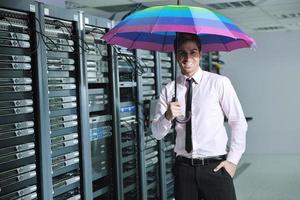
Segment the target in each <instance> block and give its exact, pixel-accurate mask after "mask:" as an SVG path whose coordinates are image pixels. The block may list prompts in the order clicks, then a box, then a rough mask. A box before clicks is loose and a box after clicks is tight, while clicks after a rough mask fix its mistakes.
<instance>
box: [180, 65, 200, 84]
mask: <svg viewBox="0 0 300 200" xmlns="http://www.w3.org/2000/svg"><path fill="white" fill-rule="evenodd" d="M202 76H203V70H202V69H201V68H199V70H198V71H197V72H196V73H195V74H194V75H193V76H192V78H193V79H194V82H195V83H196V84H199V83H200V81H201V78H202ZM186 79H188V77H187V76H185V75H181V76H180V82H181V83H183V84H185V82H186Z"/></svg>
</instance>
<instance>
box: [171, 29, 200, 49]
mask: <svg viewBox="0 0 300 200" xmlns="http://www.w3.org/2000/svg"><path fill="white" fill-rule="evenodd" d="M188 41H192V42H195V43H196V44H197V46H198V49H199V51H201V40H200V38H199V37H198V36H197V35H196V34H193V33H177V34H176V38H175V40H174V44H173V45H174V50H175V53H177V49H178V47H180V46H181V45H182V44H183V43H185V42H188Z"/></svg>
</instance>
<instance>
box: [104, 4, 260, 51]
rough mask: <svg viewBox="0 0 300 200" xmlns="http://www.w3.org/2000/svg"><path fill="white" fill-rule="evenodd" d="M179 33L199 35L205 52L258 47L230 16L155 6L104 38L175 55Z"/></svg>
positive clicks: (194, 9)
mask: <svg viewBox="0 0 300 200" xmlns="http://www.w3.org/2000/svg"><path fill="white" fill-rule="evenodd" d="M177 32H187V33H194V34H197V35H198V37H200V40H201V42H202V51H203V52H209V51H232V50H234V49H239V48H247V47H253V46H255V41H254V40H253V39H252V38H251V37H249V36H248V35H247V34H245V33H244V32H242V31H241V30H240V29H239V28H238V27H237V26H236V25H235V24H234V22H233V21H231V20H230V19H228V18H227V17H225V16H223V15H221V14H220V13H217V12H214V11H211V10H209V9H207V8H203V7H193V6H185V5H167V6H155V7H150V8H147V9H144V10H141V11H138V12H135V13H133V14H131V15H129V16H128V17H126V18H125V19H124V20H123V21H121V22H120V23H118V24H117V25H116V26H115V27H114V28H112V29H111V30H110V31H108V32H107V33H106V34H105V35H104V36H103V39H104V40H105V41H106V42H107V43H109V44H112V45H120V46H124V47H126V48H128V49H146V50H153V51H160V52H172V51H174V47H173V43H174V40H175V39H176V33H177Z"/></svg>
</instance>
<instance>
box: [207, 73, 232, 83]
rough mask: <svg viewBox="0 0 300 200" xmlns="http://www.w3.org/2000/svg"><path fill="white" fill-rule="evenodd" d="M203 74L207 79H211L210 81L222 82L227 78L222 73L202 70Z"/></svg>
mask: <svg viewBox="0 0 300 200" xmlns="http://www.w3.org/2000/svg"><path fill="white" fill-rule="evenodd" d="M203 75H204V78H205V79H207V81H212V82H223V81H228V80H229V78H228V77H226V76H224V75H220V74H216V73H212V72H207V71H204V73H203Z"/></svg>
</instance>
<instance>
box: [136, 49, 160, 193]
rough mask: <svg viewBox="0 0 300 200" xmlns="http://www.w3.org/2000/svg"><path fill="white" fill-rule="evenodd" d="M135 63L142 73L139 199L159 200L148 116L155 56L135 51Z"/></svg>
mask: <svg viewBox="0 0 300 200" xmlns="http://www.w3.org/2000/svg"><path fill="white" fill-rule="evenodd" d="M136 54H137V62H138V63H139V64H140V66H141V68H142V71H141V74H139V76H138V98H139V99H138V102H139V106H138V108H139V113H138V114H139V115H138V116H139V130H140V131H139V133H140V134H139V155H140V156H139V166H140V192H141V199H159V198H160V194H159V163H158V160H159V158H158V142H157V140H156V139H155V138H153V137H152V133H151V129H150V123H149V121H150V120H149V117H150V116H149V114H150V102H151V100H154V99H156V96H157V92H158V90H157V82H156V78H155V77H156V75H158V74H157V70H156V68H157V54H156V53H155V52H154V51H147V50H137V51H136Z"/></svg>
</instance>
